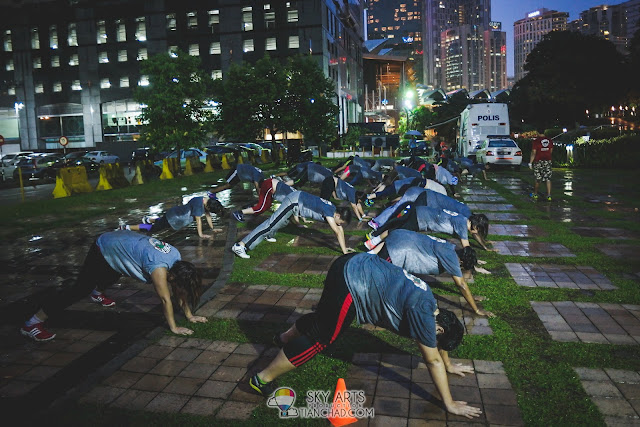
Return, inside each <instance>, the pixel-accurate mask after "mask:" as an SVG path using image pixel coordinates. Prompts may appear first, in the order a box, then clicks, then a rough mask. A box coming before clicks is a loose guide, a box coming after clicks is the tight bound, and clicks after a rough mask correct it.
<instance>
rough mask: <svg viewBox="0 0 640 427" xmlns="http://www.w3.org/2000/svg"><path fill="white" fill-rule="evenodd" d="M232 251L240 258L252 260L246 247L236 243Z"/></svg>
mask: <svg viewBox="0 0 640 427" xmlns="http://www.w3.org/2000/svg"><path fill="white" fill-rule="evenodd" d="M231 250H232V251H233V253H234V254H236V255H238V256H239V257H240V258H244V259H247V258H251V257H250V256H249V255H247V250H246V249H245V247H244V246H242V245H240V244H238V243H234V244H233V246H232V247H231Z"/></svg>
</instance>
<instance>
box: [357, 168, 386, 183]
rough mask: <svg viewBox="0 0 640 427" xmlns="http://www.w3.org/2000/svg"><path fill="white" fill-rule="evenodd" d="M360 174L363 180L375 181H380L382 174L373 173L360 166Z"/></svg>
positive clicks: (369, 169) (371, 170)
mask: <svg viewBox="0 0 640 427" xmlns="http://www.w3.org/2000/svg"><path fill="white" fill-rule="evenodd" d="M360 174H361V175H362V177H363V178H364V179H375V180H376V181H382V172H378V171H374V170H373V169H371V168H370V167H366V166H360Z"/></svg>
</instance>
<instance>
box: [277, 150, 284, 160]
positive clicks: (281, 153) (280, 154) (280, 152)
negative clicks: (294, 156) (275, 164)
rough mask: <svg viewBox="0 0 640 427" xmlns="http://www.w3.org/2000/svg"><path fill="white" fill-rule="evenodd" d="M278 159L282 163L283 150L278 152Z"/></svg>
mask: <svg viewBox="0 0 640 427" xmlns="http://www.w3.org/2000/svg"><path fill="white" fill-rule="evenodd" d="M278 157H279V158H280V161H281V162H284V150H278Z"/></svg>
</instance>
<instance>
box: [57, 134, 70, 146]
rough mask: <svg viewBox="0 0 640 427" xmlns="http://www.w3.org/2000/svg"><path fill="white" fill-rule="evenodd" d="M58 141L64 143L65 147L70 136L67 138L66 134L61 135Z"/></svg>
mask: <svg viewBox="0 0 640 427" xmlns="http://www.w3.org/2000/svg"><path fill="white" fill-rule="evenodd" d="M58 142H59V143H60V145H62V146H63V147H66V146H67V144H68V143H69V138H67V137H66V136H61V137H60V138H59V139H58Z"/></svg>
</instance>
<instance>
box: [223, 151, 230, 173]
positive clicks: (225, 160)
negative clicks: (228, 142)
mask: <svg viewBox="0 0 640 427" xmlns="http://www.w3.org/2000/svg"><path fill="white" fill-rule="evenodd" d="M221 165H222V169H225V170H226V169H231V165H230V164H229V154H227V153H225V154H223V155H222V162H221Z"/></svg>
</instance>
